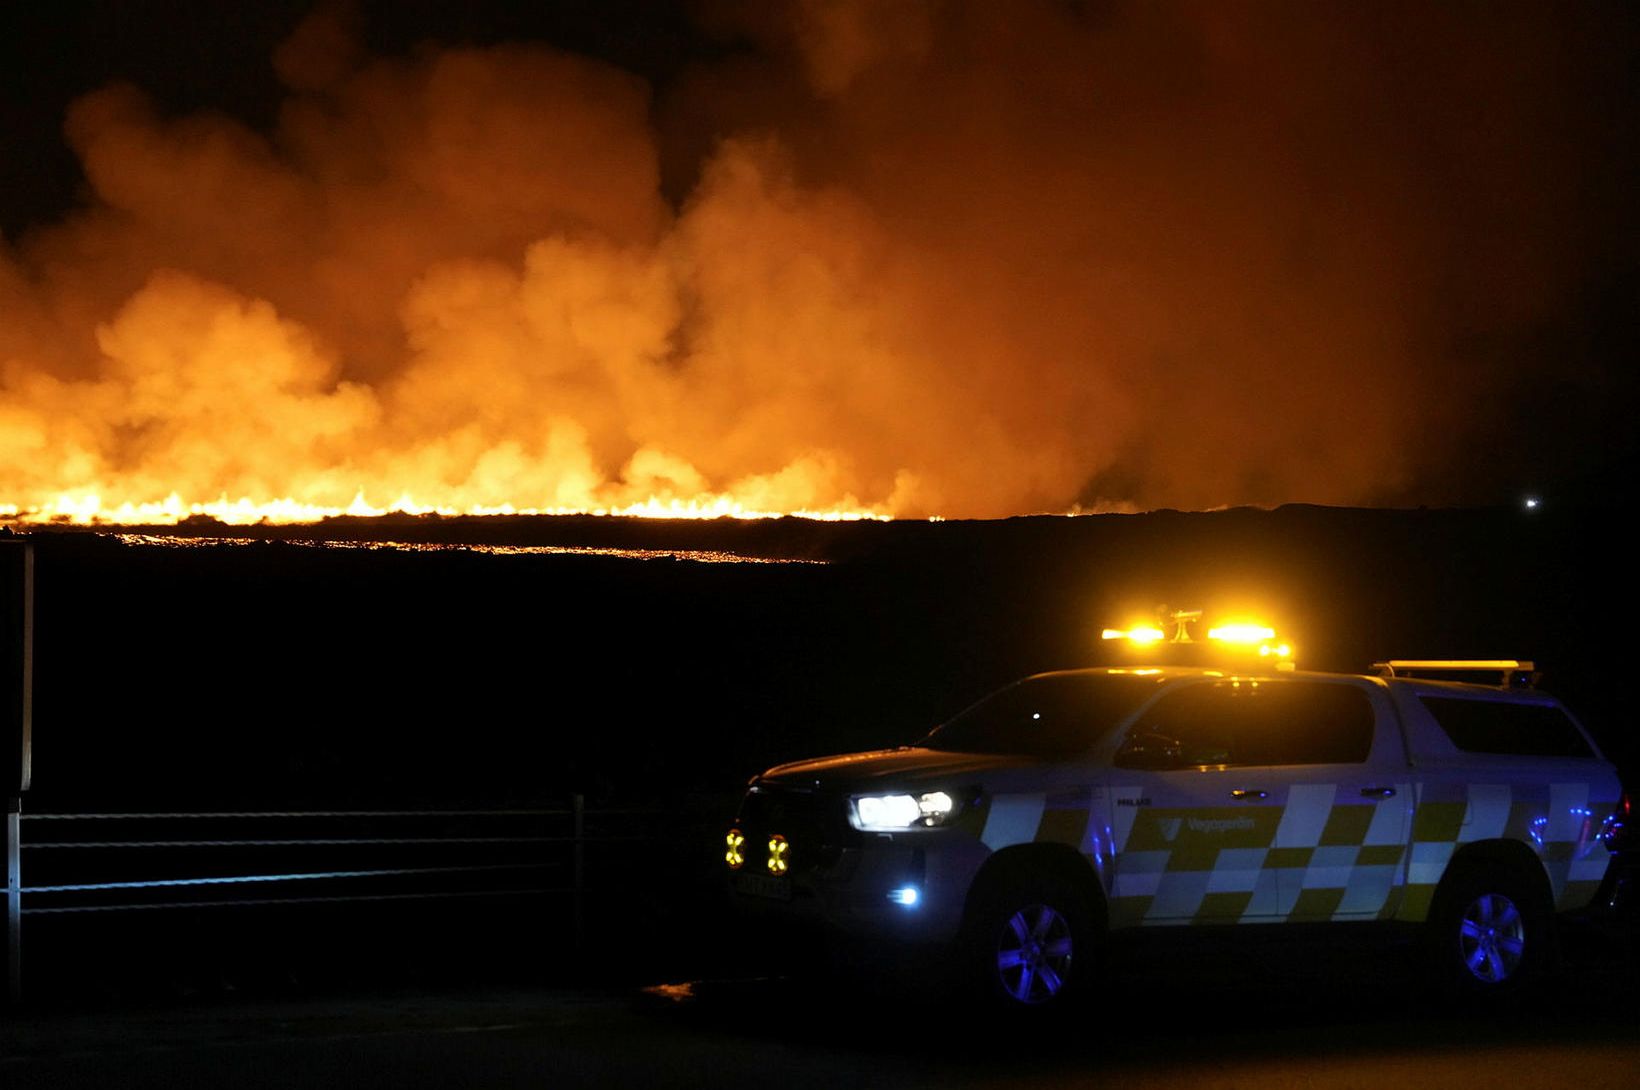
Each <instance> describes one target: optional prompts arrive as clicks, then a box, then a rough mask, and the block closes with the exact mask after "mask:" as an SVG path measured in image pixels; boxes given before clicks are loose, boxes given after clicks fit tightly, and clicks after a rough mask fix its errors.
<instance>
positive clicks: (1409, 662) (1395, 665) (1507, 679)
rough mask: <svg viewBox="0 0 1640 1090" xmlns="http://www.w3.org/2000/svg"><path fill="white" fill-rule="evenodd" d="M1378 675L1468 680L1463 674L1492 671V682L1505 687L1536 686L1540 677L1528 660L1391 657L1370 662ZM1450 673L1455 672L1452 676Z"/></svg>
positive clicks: (1490, 672) (1373, 670)
mask: <svg viewBox="0 0 1640 1090" xmlns="http://www.w3.org/2000/svg"><path fill="white" fill-rule="evenodd" d="M1372 672H1373V673H1375V674H1377V675H1378V676H1379V677H1424V678H1428V677H1435V678H1441V679H1445V680H1468V679H1467V678H1464V677H1463V676H1462V675H1464V674H1495V675H1497V677H1498V680H1497V682H1496V683H1495V684H1497V685H1499V686H1501V687H1503V688H1505V689H1512V688H1526V689H1531V688H1534V687H1536V685H1537V683H1538V679H1539V678H1540V677H1541V676H1542V675H1541V674H1539V673H1538V672H1537V668H1536V667H1535V666H1534V665H1533V664H1532V663H1531V661H1529V660H1527V659H1390V660H1389V661H1387V662H1375V663H1373V664H1372ZM1451 675H1458V677H1456V678H1453V677H1452V676H1451Z"/></svg>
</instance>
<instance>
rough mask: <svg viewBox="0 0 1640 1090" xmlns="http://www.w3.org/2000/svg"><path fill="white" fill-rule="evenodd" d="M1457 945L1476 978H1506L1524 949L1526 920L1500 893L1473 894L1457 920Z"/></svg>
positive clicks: (1494, 980)
mask: <svg viewBox="0 0 1640 1090" xmlns="http://www.w3.org/2000/svg"><path fill="white" fill-rule="evenodd" d="M1458 948H1459V952H1460V954H1461V955H1462V957H1463V964H1464V968H1466V969H1468V970H1469V972H1470V974H1471V975H1472V976H1474V978H1475V979H1476V980H1479V981H1481V982H1482V983H1484V984H1501V983H1502V982H1504V981H1505V980H1508V979H1509V978H1510V977H1512V976H1514V975H1515V972H1516V970H1518V969H1519V968H1520V963H1521V958H1522V957H1524V956H1525V953H1526V921H1525V920H1524V919H1523V918H1522V916H1521V914H1520V908H1519V907H1518V906H1517V905H1516V904H1515V902H1514V901H1511V900H1510V899H1509V898H1508V897H1505V896H1504V895H1503V894H1501V893H1484V894H1482V895H1481V896H1479V897H1477V898H1475V899H1474V900H1473V901H1471V902H1470V904H1469V907H1468V908H1466V909H1464V913H1463V916H1462V917H1461V918H1460V919H1459V921H1458Z"/></svg>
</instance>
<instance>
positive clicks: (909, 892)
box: [888, 886, 922, 908]
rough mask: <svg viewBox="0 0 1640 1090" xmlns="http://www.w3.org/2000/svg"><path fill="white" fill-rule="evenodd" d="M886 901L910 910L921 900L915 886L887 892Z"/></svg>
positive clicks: (920, 895)
mask: <svg viewBox="0 0 1640 1090" xmlns="http://www.w3.org/2000/svg"><path fill="white" fill-rule="evenodd" d="M888 899H889V900H890V901H893V902H894V903H895V904H897V905H904V906H906V907H907V908H911V907H914V906H915V905H916V903H917V902H918V901H920V900H922V894H921V893H919V892H918V891H917V887H916V886H901V887H900V888H899V889H891V890H889V891H888Z"/></svg>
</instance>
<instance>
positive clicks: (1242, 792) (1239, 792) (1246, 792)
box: [1230, 787, 1270, 800]
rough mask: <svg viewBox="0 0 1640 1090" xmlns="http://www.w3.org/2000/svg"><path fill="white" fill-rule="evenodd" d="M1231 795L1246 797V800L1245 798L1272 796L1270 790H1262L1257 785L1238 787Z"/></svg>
mask: <svg viewBox="0 0 1640 1090" xmlns="http://www.w3.org/2000/svg"><path fill="white" fill-rule="evenodd" d="M1230 797H1231V798H1233V799H1244V800H1245V799H1265V798H1269V797H1270V792H1268V791H1260V790H1259V789H1258V788H1256V787H1253V788H1247V787H1238V788H1236V789H1235V790H1234V791H1232V792H1230Z"/></svg>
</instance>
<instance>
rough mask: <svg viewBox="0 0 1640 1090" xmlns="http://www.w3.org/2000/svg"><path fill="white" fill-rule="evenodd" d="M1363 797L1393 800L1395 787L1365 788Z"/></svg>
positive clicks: (1362, 793)
mask: <svg viewBox="0 0 1640 1090" xmlns="http://www.w3.org/2000/svg"><path fill="white" fill-rule="evenodd" d="M1361 797H1362V798H1367V799H1392V798H1394V797H1395V788H1393V787H1363V788H1362V789H1361Z"/></svg>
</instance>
